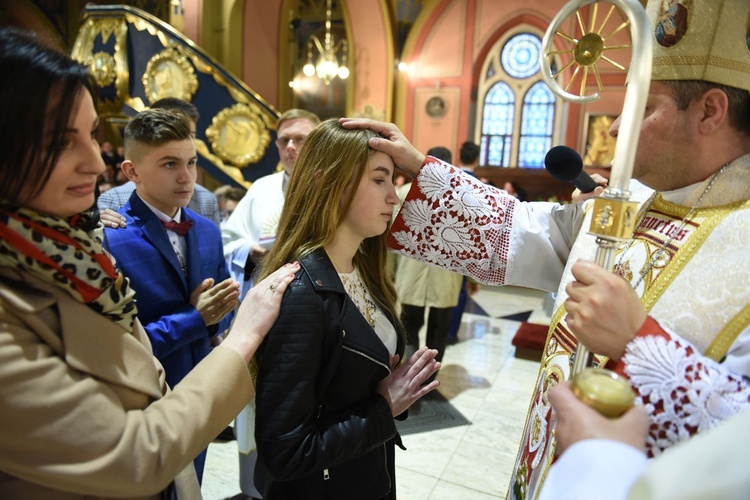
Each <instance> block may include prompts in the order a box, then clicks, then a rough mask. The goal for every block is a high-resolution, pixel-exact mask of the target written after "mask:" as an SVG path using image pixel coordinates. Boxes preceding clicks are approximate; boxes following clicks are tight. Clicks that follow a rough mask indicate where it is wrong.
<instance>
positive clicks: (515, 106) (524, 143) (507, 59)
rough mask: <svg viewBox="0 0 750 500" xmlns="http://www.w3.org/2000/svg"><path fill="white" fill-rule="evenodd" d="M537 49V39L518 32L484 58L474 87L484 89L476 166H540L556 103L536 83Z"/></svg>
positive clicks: (541, 83)
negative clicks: (482, 67)
mask: <svg viewBox="0 0 750 500" xmlns="http://www.w3.org/2000/svg"><path fill="white" fill-rule="evenodd" d="M541 49H542V40H541V38H540V37H539V36H537V35H535V34H533V33H530V32H518V33H515V34H512V35H510V36H509V37H508V38H507V40H506V41H505V42H502V41H500V42H498V44H497V45H496V46H495V47H494V48H493V49H492V50H491V51H490V53H489V54H488V56H487V60H486V61H485V63H484V69H483V75H484V77H483V81H482V82H480V89H481V88H485V89H488V90H487V92H486V94H485V95H484V100H483V102H482V103H481V108H480V109H481V114H479V117H478V118H479V119H481V125H480V129H481V131H482V136H481V139H480V153H479V164H480V166H483V167H511V166H513V167H515V166H518V167H526V168H542V167H543V166H544V155H545V154H546V153H547V151H548V150H549V149H550V148H551V147H552V142H553V137H554V125H555V113H556V109H557V106H558V105H559V104H558V102H557V99H556V97H555V95H554V94H553V93H552V91H551V90H549V88H548V87H547V84H545V83H544V81H543V80H542V76H541V71H540V68H539V54H540V53H541ZM554 66H556V65H554ZM553 71H554V70H553ZM519 118H520V120H519Z"/></svg>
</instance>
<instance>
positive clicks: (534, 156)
mask: <svg viewBox="0 0 750 500" xmlns="http://www.w3.org/2000/svg"><path fill="white" fill-rule="evenodd" d="M554 124H555V96H554V94H553V93H552V91H551V90H550V89H549V87H547V84H546V83H544V82H541V81H540V82H537V83H535V84H534V85H532V86H531V88H530V89H529V90H528V92H526V95H525V96H524V98H523V108H522V110H521V140H520V141H519V146H518V166H519V167H531V168H542V167H544V155H545V154H547V151H549V149H550V148H551V147H552V128H553V126H554Z"/></svg>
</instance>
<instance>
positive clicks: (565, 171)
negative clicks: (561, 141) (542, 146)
mask: <svg viewBox="0 0 750 500" xmlns="http://www.w3.org/2000/svg"><path fill="white" fill-rule="evenodd" d="M544 168H546V169H547V172H549V173H550V175H551V176H552V177H554V178H555V179H557V180H559V181H563V182H570V183H571V184H573V185H574V186H575V187H577V188H578V189H580V190H581V192H582V193H590V192H591V191H593V190H594V189H596V187H597V186H598V184H597V183H596V181H594V179H592V178H591V176H590V175H589V174H587V173H586V172H585V171H584V170H583V159H581V155H579V154H578V153H577V152H576V151H575V150H574V149H571V148H569V147H567V146H555V147H554V148H552V149H550V150H549V151H547V154H546V155H545V157H544Z"/></svg>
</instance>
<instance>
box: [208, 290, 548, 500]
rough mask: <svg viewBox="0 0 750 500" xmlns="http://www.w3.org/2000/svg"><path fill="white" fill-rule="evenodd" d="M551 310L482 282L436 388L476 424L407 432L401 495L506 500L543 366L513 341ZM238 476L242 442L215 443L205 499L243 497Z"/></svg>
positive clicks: (406, 499) (541, 298)
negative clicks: (523, 355) (525, 324)
mask: <svg viewBox="0 0 750 500" xmlns="http://www.w3.org/2000/svg"><path fill="white" fill-rule="evenodd" d="M548 309H549V300H548V298H547V296H546V294H544V293H541V292H537V291H533V290H528V289H523V288H517V287H503V288H495V287H482V289H481V290H480V291H479V292H478V293H477V294H476V295H475V296H474V297H473V298H472V299H470V301H469V303H468V305H467V310H466V312H465V313H464V316H463V324H462V326H461V331H460V332H459V340H460V341H459V343H458V344H456V345H453V346H449V347H448V349H447V350H446V353H445V356H444V358H443V368H442V369H441V370H440V373H439V374H438V380H440V384H441V385H440V388H439V389H438V390H439V391H440V392H441V393H442V395H443V396H445V397H446V398H447V399H448V400H450V402H451V403H452V404H453V405H454V406H455V407H456V408H457V409H458V410H459V411H460V412H461V413H462V414H463V415H464V416H465V417H466V418H468V419H469V420H470V421H471V425H464V426H460V427H452V428H448V429H441V430H436V431H431V432H424V433H419V434H411V435H408V436H404V438H403V440H404V444H405V446H406V447H407V448H408V451H405V452H404V451H401V450H397V451H396V469H397V470H396V477H397V479H396V484H397V494H398V498H399V499H401V500H428V499H429V500H439V499H451V500H464V499H465V500H469V499H471V500H483V499H492V498H505V494H506V491H507V488H508V484H509V482H510V476H511V472H512V470H513V462H514V460H515V455H516V450H517V449H518V441H519V439H520V435H521V431H522V429H523V424H524V419H525V416H526V410H527V408H528V404H529V398H530V397H531V391H532V388H533V386H534V382H535V380H536V375H537V370H538V368H539V363H536V362H532V361H526V360H523V359H517V358H515V357H513V353H514V350H515V348H514V347H513V346H512V345H511V340H512V339H513V336H514V335H515V333H516V331H517V330H518V327H519V326H520V325H521V322H522V321H529V322H532V323H539V324H548V323H549V314H550V313H549V310H548ZM423 335H424V332H423ZM422 339H423V340H424V336H423V337H422ZM238 477H239V463H238V456H237V445H236V443H235V442H233V441H232V442H227V443H219V442H216V443H213V444H211V445H210V446H209V449H208V458H207V461H206V470H205V472H204V475H203V496H204V498H206V499H207V500H221V499H227V498H236V499H242V498H244V496H243V495H242V494H241V492H240V487H239V480H238Z"/></svg>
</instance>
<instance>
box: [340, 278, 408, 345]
mask: <svg viewBox="0 0 750 500" xmlns="http://www.w3.org/2000/svg"><path fill="white" fill-rule="evenodd" d="M339 278H340V279H341V283H343V284H344V289H345V290H346V293H347V295H349V298H350V299H352V302H354V305H355V306H357V309H359V312H361V313H362V316H364V318H365V319H366V320H367V322H368V323H370V326H371V327H372V328H373V330H375V333H376V334H377V336H378V338H380V340H381V341H382V342H383V344H384V345H385V347H386V348H387V349H388V352H389V353H391V355H393V354H395V353H396V347H397V346H398V337H397V335H396V329H395V328H394V327H393V325H392V324H391V322H390V321H389V320H388V317H387V316H386V315H385V314H383V311H382V310H381V309H380V307H378V304H377V302H375V299H373V298H372V295H371V294H370V291H369V290H368V289H367V287H366V286H365V283H364V281H363V280H362V277H361V276H360V275H359V271H357V268H356V267H355V268H354V271H352V272H350V273H339Z"/></svg>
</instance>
